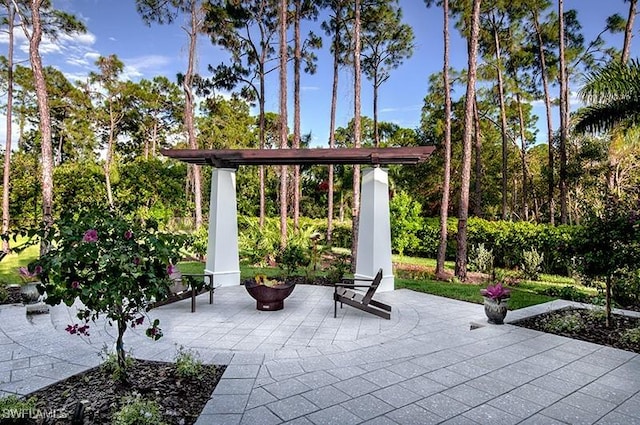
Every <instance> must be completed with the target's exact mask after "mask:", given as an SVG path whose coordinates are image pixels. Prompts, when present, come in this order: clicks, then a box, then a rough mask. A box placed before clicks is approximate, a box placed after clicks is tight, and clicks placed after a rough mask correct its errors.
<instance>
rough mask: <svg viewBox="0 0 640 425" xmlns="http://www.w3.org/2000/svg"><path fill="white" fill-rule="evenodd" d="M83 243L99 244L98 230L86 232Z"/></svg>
mask: <svg viewBox="0 0 640 425" xmlns="http://www.w3.org/2000/svg"><path fill="white" fill-rule="evenodd" d="M82 241H83V242H98V231H97V230H96V229H89V230H87V231H86V232H84V236H83V237H82Z"/></svg>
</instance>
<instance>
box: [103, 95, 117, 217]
mask: <svg viewBox="0 0 640 425" xmlns="http://www.w3.org/2000/svg"><path fill="white" fill-rule="evenodd" d="M111 108H112V106H111V107H110V109H109V140H108V142H107V152H106V156H105V159H104V182H105V185H106V189H107V201H108V202H109V206H110V207H111V208H113V205H114V203H113V190H112V188H111V161H112V158H113V144H114V140H115V131H116V119H115V118H114V116H113V109H111Z"/></svg>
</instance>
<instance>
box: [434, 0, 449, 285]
mask: <svg viewBox="0 0 640 425" xmlns="http://www.w3.org/2000/svg"><path fill="white" fill-rule="evenodd" d="M442 9H443V15H444V18H443V38H444V65H443V67H442V83H443V87H444V176H443V181H442V201H441V203H440V245H439V246H438V257H437V260H436V276H440V275H443V274H444V261H445V259H446V255H447V219H448V218H449V190H450V189H449V186H450V183H451V88H450V87H451V83H450V82H449V0H443V2H442Z"/></svg>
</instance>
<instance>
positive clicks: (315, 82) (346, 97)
mask: <svg viewBox="0 0 640 425" xmlns="http://www.w3.org/2000/svg"><path fill="white" fill-rule="evenodd" d="M400 3H401V6H402V8H403V12H404V19H405V22H406V23H408V24H410V25H411V26H412V27H413V29H414V33H415V35H416V46H415V49H414V54H413V56H412V57H411V58H410V59H408V60H406V61H405V63H404V64H403V65H402V66H400V67H399V68H398V69H397V70H395V71H394V72H393V73H392V75H391V78H390V79H389V80H388V81H387V82H386V83H385V84H384V85H382V87H381V88H380V90H379V120H381V121H390V122H394V123H396V124H398V125H400V126H403V127H409V128H415V127H417V126H418V125H419V122H420V110H421V107H422V104H423V98H424V96H425V94H426V93H427V91H428V78H429V75H431V74H432V73H434V72H438V71H440V70H441V68H442V22H441V21H442V11H441V9H440V8H433V7H432V8H430V9H427V8H426V7H425V6H424V2H423V1H422V0H400ZM53 4H54V7H56V8H58V9H63V10H66V11H69V12H71V13H74V14H75V15H76V16H78V17H79V18H80V19H82V20H83V21H84V22H85V23H86V25H87V27H88V33H87V34H84V35H78V36H73V37H63V38H61V39H59V40H58V41H56V42H48V41H44V42H43V45H42V51H43V61H44V63H45V65H53V66H56V67H58V68H59V69H60V70H62V71H63V72H64V73H65V74H66V75H67V77H68V78H69V79H71V80H72V81H73V80H84V79H85V78H86V75H87V74H88V73H89V72H90V71H92V70H95V66H94V62H95V60H96V59H97V58H98V57H99V56H100V55H102V56H108V55H111V54H116V55H117V56H118V57H119V58H120V59H121V60H122V61H123V62H124V64H125V67H126V68H125V77H126V78H130V79H132V80H138V79H140V78H152V77H153V76H155V75H166V76H167V77H169V78H170V79H172V80H174V81H175V75H176V74H177V73H178V72H181V71H183V70H184V69H185V67H186V59H187V50H186V47H187V38H186V35H185V33H184V32H183V31H182V30H181V29H180V25H181V24H182V23H183V22H182V21H180V20H178V21H177V22H176V23H174V24H172V25H158V24H152V25H151V26H147V25H145V24H144V23H143V22H142V19H141V18H140V16H139V15H138V13H137V12H136V10H135V1H134V0H54V1H53ZM565 8H566V9H569V8H576V9H577V10H578V17H579V20H580V22H581V23H582V25H583V28H584V29H583V33H584V35H585V40H587V42H588V41H589V40H591V39H592V38H593V37H595V36H596V35H597V34H598V33H599V32H600V31H601V30H602V28H604V25H605V19H606V18H607V16H609V15H611V14H613V13H615V12H617V13H620V14H621V15H622V16H624V17H626V14H627V10H626V8H627V5H626V4H625V3H624V2H623V0H565ZM319 24H320V21H318V22H316V23H311V24H307V27H308V28H307V29H306V30H305V29H303V33H306V32H307V31H308V30H309V29H313V30H314V31H316V33H321V30H320V29H319ZM451 32H452V37H451V52H452V58H451V66H452V67H454V68H457V69H461V68H463V67H465V66H466V47H465V43H464V42H463V40H461V39H460V37H459V36H458V32H457V30H455V28H453V23H452V30H451ZM635 33H636V35H637V33H638V31H637V30H636V31H635ZM608 40H609V41H610V43H612V44H613V45H615V46H617V47H620V46H621V45H622V35H616V36H610V37H608ZM0 43H2V44H3V45H4V46H5V47H6V37H5V36H4V35H3V36H0ZM18 43H20V46H19V47H18V49H17V50H18V52H19V53H18V55H20V56H22V58H26V57H27V53H26V52H27V50H26V49H27V45H26V43H25V40H24V37H19V38H18ZM638 43H640V41H638V40H637V37H636V39H634V41H633V42H632V55H631V56H632V57H637V56H638V51H640V45H638ZM326 46H328V41H327V40H325V48H323V49H322V50H321V51H320V52H319V53H318V56H319V61H318V72H317V73H316V74H315V75H306V74H303V76H302V81H301V85H302V95H301V96H302V98H301V105H302V108H301V109H302V130H303V132H304V133H308V132H311V133H312V135H313V144H314V145H316V146H326V144H327V140H328V128H329V108H330V102H331V82H332V58H331V56H330V54H329V51H328V47H326ZM224 57H225V54H224V52H223V51H221V50H220V49H219V48H217V47H215V46H212V45H211V43H210V42H209V40H208V38H206V37H201V38H200V40H199V63H198V71H199V72H200V73H202V74H203V75H204V76H207V66H208V65H209V64H212V65H217V64H218V63H220V61H221V60H222V59H223V58H224ZM289 76H292V72H291V70H290V71H289ZM553 91H554V93H555V92H557V88H553ZM291 92H292V90H291V91H290V92H289V98H290V100H291V96H292V94H291ZM266 97H267V105H266V106H267V110H270V111H277V110H278V103H277V99H278V82H277V74H274V75H273V76H272V78H270V79H269V81H268V86H267V96H266ZM338 99H339V104H338V111H337V125H338V126H345V125H346V124H347V123H348V121H349V120H350V119H351V118H352V116H353V75H352V73H351V72H350V70H347V69H345V70H343V71H342V72H341V74H340V92H339V96H338ZM574 104H575V102H574ZM535 105H536V106H535V109H534V112H535V113H537V115H538V116H540V117H542V116H543V110H542V109H541V105H540V104H538V102H536V103H535ZM362 113H363V115H368V116H372V88H371V83H370V82H369V81H368V80H366V79H365V78H363V84H362ZM289 115H290V121H291V118H292V115H293V108H292V107H291V106H290V107H289ZM556 121H557V120H556ZM0 123H1V124H0V126H1V127H0V135H1V133H4V129H3V128H2V127H4V119H2V120H0ZM542 125H544V123H543V122H540V126H542ZM556 126H557V124H556Z"/></svg>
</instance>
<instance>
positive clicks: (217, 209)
mask: <svg viewBox="0 0 640 425" xmlns="http://www.w3.org/2000/svg"><path fill="white" fill-rule="evenodd" d="M205 273H212V274H213V284H214V286H232V285H239V284H240V260H239V257H238V213H237V207H236V170H234V169H227V168H214V169H213V171H212V173H211V200H210V203H209V241H208V244H207V264H206V267H205Z"/></svg>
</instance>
